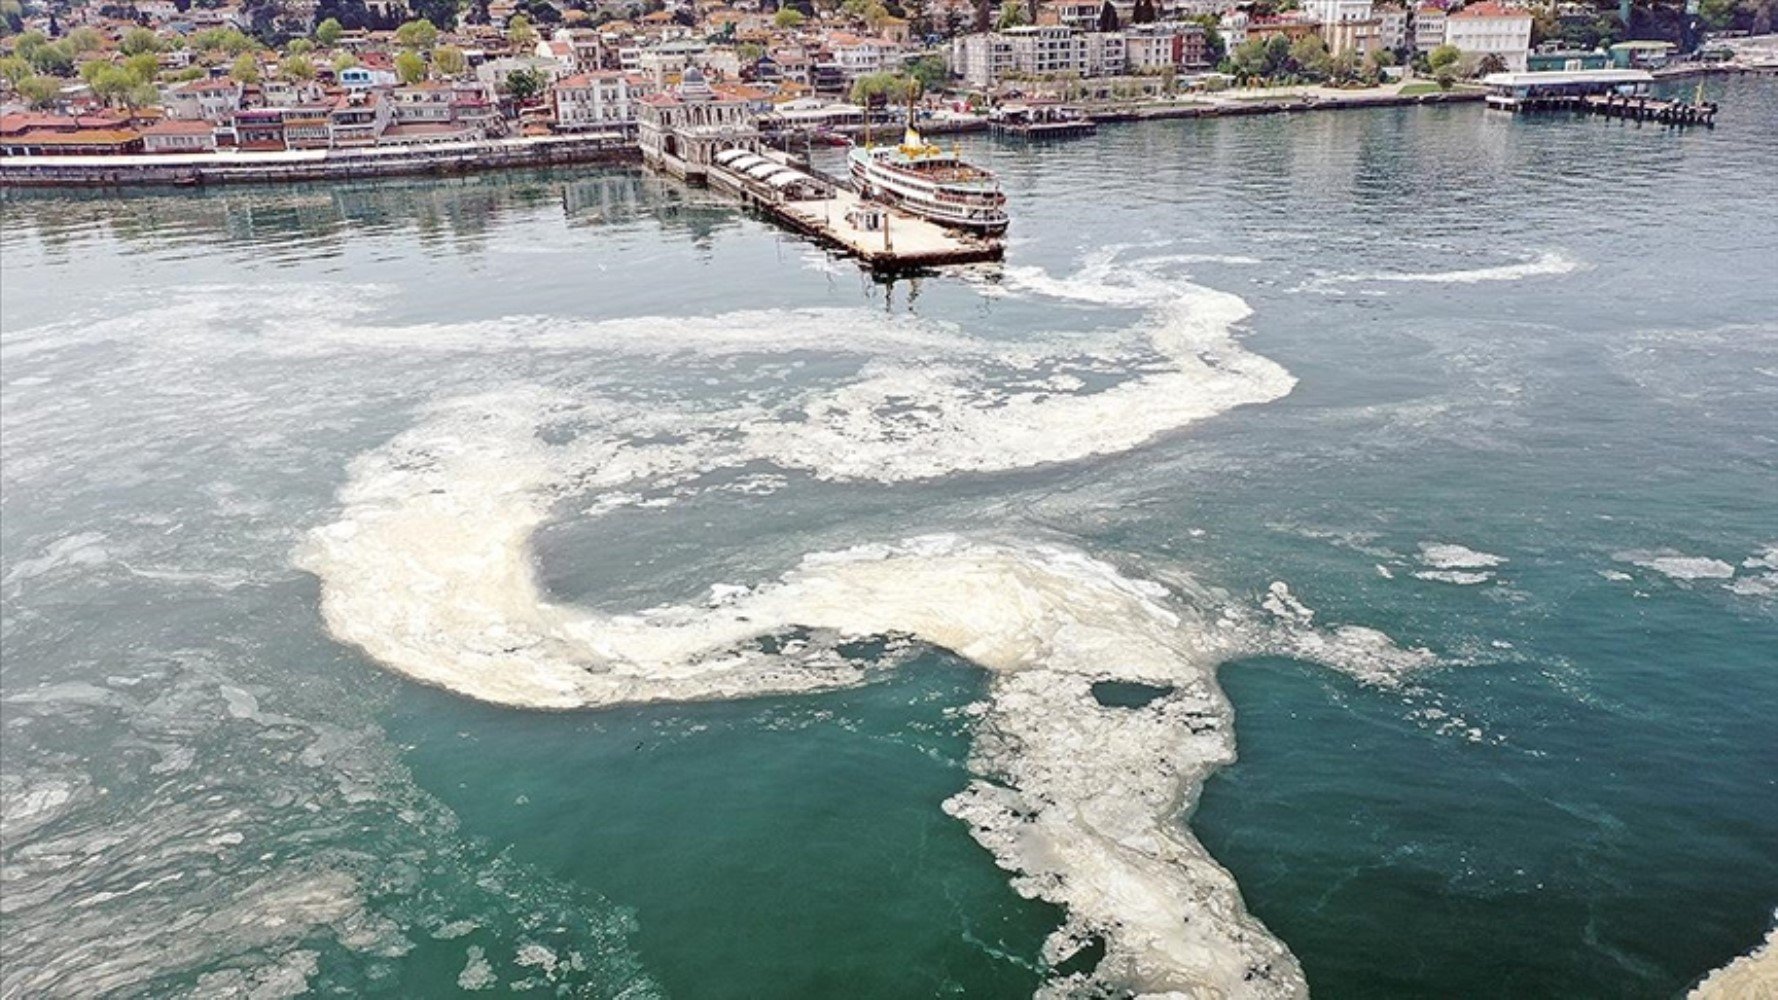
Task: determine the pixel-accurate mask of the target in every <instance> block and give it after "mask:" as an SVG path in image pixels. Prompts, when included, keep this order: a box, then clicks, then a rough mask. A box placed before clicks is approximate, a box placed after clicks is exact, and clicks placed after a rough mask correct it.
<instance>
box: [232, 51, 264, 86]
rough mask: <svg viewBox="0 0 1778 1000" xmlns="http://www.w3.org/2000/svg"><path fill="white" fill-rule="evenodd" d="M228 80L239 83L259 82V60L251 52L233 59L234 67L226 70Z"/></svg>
mask: <svg viewBox="0 0 1778 1000" xmlns="http://www.w3.org/2000/svg"><path fill="white" fill-rule="evenodd" d="M228 75H229V77H230V78H232V79H233V80H235V81H236V82H239V83H258V82H259V60H258V59H257V58H256V57H255V56H254V55H253V53H251V52H243V53H241V54H240V55H239V56H236V57H235V61H234V65H232V66H230V67H229V68H228Z"/></svg>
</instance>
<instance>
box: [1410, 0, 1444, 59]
mask: <svg viewBox="0 0 1778 1000" xmlns="http://www.w3.org/2000/svg"><path fill="white" fill-rule="evenodd" d="M1447 19H1448V18H1447V17H1446V15H1445V12H1444V8H1442V7H1431V6H1427V5H1425V4H1422V5H1421V6H1419V7H1417V8H1415V10H1414V20H1413V38H1414V51H1415V52H1431V51H1432V50H1433V49H1436V48H1438V47H1439V46H1440V45H1443V44H1445V21H1446V20H1447Z"/></svg>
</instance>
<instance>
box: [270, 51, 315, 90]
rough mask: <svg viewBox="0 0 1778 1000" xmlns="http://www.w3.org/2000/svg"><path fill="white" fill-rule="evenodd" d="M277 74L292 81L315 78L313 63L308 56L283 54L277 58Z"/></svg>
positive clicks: (304, 80) (305, 80)
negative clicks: (283, 55) (281, 57)
mask: <svg viewBox="0 0 1778 1000" xmlns="http://www.w3.org/2000/svg"><path fill="white" fill-rule="evenodd" d="M278 75H279V76H281V77H283V78H284V79H286V80H290V81H292V82H294V83H307V82H309V81H310V80H313V79H314V78H315V64H314V63H312V62H310V61H309V57H308V56H303V55H296V56H285V57H284V58H283V59H280V60H278Z"/></svg>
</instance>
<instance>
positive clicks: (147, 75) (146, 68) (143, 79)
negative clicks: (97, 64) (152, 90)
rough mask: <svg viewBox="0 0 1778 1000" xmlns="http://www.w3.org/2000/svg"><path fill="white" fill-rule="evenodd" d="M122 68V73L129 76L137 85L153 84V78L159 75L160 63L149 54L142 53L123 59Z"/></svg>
mask: <svg viewBox="0 0 1778 1000" xmlns="http://www.w3.org/2000/svg"><path fill="white" fill-rule="evenodd" d="M123 68H124V72H126V73H128V74H130V79H132V80H134V81H136V82H137V83H153V82H154V78H155V77H157V76H159V75H160V72H161V61H160V60H159V59H156V58H155V57H154V56H153V55H152V54H151V53H148V52H143V53H141V54H139V55H133V56H131V57H129V58H128V59H125V60H124V61H123Z"/></svg>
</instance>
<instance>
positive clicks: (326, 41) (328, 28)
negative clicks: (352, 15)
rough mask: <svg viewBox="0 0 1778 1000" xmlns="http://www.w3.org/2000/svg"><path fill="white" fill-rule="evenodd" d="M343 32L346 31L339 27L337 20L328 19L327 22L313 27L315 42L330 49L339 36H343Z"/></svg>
mask: <svg viewBox="0 0 1778 1000" xmlns="http://www.w3.org/2000/svg"><path fill="white" fill-rule="evenodd" d="M345 30H346V29H345V28H344V27H342V26H341V25H340V22H339V19H338V18H332V17H330V18H328V19H327V20H325V21H322V22H321V23H320V24H317V25H315V41H317V42H320V43H321V44H322V45H324V46H327V47H328V48H332V47H333V46H334V45H335V44H337V43H338V42H339V40H340V35H342V34H344V33H345Z"/></svg>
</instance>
